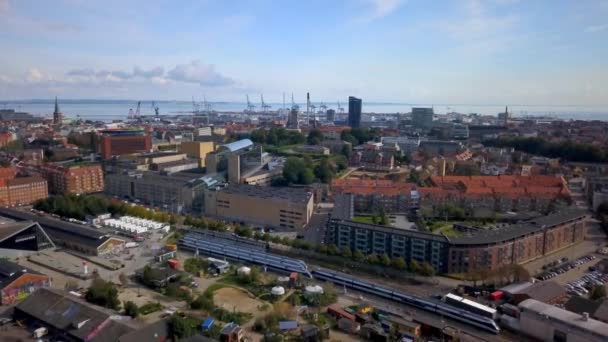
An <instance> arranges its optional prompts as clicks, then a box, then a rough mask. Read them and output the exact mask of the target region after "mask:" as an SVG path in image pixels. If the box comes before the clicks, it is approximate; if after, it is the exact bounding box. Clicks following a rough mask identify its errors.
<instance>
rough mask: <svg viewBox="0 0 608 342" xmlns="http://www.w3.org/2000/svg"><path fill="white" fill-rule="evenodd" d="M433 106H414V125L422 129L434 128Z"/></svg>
mask: <svg viewBox="0 0 608 342" xmlns="http://www.w3.org/2000/svg"><path fill="white" fill-rule="evenodd" d="M433 115H434V111H433V108H416V107H414V108H412V126H413V127H414V128H416V129H420V130H430V129H431V128H433Z"/></svg>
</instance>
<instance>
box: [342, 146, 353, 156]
mask: <svg viewBox="0 0 608 342" xmlns="http://www.w3.org/2000/svg"><path fill="white" fill-rule="evenodd" d="M340 153H341V154H342V155H343V156H344V157H345V158H346V159H350V156H351V155H352V153H353V149H352V145H350V144H344V145H342V149H341V150H340Z"/></svg>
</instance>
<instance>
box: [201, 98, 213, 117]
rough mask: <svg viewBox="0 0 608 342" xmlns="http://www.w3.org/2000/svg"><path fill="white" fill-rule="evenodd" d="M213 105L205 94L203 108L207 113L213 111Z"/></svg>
mask: <svg viewBox="0 0 608 342" xmlns="http://www.w3.org/2000/svg"><path fill="white" fill-rule="evenodd" d="M212 107H213V105H212V104H211V102H207V97H205V95H203V110H204V111H205V112H207V113H209V112H211V109H212Z"/></svg>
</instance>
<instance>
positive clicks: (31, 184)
mask: <svg viewBox="0 0 608 342" xmlns="http://www.w3.org/2000/svg"><path fill="white" fill-rule="evenodd" d="M16 174H17V171H16V170H15V169H13V168H10V167H9V168H0V206H3V207H12V206H18V205H26V204H32V203H34V202H35V201H37V200H39V199H42V198H47V197H48V196H49V192H48V185H47V182H46V180H45V179H44V178H41V177H19V178H15V176H16Z"/></svg>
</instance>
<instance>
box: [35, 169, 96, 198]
mask: <svg viewBox="0 0 608 342" xmlns="http://www.w3.org/2000/svg"><path fill="white" fill-rule="evenodd" d="M38 171H40V173H41V175H42V176H43V177H44V178H45V179H46V180H47V182H48V184H49V191H50V192H52V193H55V194H88V193H93V192H102V191H103V189H104V178H103V170H102V169H101V165H99V164H86V163H85V164H82V163H81V164H73V165H65V166H64V165H55V164H45V165H41V166H40V167H38Z"/></svg>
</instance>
